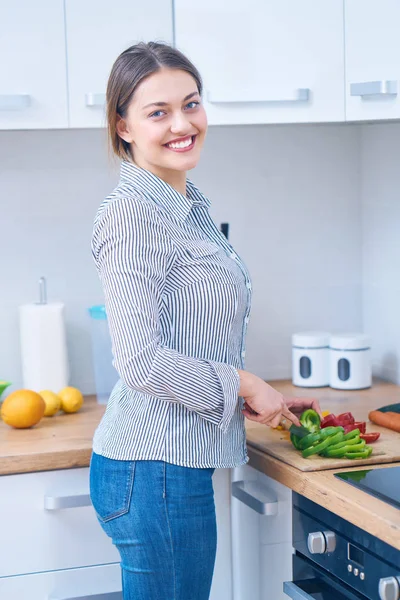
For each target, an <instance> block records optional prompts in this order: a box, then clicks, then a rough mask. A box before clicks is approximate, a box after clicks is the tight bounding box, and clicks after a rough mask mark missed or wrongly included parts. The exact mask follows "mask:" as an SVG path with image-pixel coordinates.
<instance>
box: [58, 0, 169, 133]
mask: <svg viewBox="0 0 400 600" xmlns="http://www.w3.org/2000/svg"><path fill="white" fill-rule="evenodd" d="M66 23H67V55H68V96H69V111H70V126H71V127H103V126H104V125H105V110H104V109H105V104H104V102H105V93H106V86H107V79H108V76H109V73H110V70H111V67H112V65H113V63H114V61H115V59H116V58H117V56H118V55H119V54H120V53H121V52H122V51H123V50H125V49H126V48H128V47H129V46H131V45H132V44H134V43H136V42H140V41H145V42H148V41H162V42H168V43H171V42H172V2H171V1H170V0H153V1H152V2H142V1H141V0H114V1H113V2H109V0H66Z"/></svg>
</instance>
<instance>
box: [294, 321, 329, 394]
mask: <svg viewBox="0 0 400 600" xmlns="http://www.w3.org/2000/svg"><path fill="white" fill-rule="evenodd" d="M329 339H330V333H327V332H325V331H304V332H302V333H294V334H293V335H292V383H293V385H297V386H299V387H327V386H328V385H329Z"/></svg>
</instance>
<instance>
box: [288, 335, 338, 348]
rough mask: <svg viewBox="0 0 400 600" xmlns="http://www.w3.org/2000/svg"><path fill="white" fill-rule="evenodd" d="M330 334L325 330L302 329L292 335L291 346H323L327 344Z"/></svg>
mask: <svg viewBox="0 0 400 600" xmlns="http://www.w3.org/2000/svg"><path fill="white" fill-rule="evenodd" d="M330 337H331V334H330V333H328V332H326V331H303V332H300V333H294V334H293V335H292V346H298V347H299V348H324V347H328V346H329V339H330Z"/></svg>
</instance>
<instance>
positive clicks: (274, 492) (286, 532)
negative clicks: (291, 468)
mask: <svg viewBox="0 0 400 600" xmlns="http://www.w3.org/2000/svg"><path fill="white" fill-rule="evenodd" d="M232 479H233V483H232V495H233V498H232V510H231V523H232V567H233V589H234V595H233V597H234V600H241V599H242V598H252V600H270V599H271V600H272V599H273V600H284V599H285V598H286V596H285V594H284V593H283V582H284V581H290V580H291V579H292V554H293V550H292V491H291V490H290V489H289V488H287V487H285V486H284V485H282V484H281V483H279V482H278V481H275V480H274V479H272V478H271V477H267V476H266V475H264V474H263V473H259V472H258V471H256V470H255V469H253V468H252V467H250V466H248V465H246V466H243V467H239V468H237V469H234V470H233V474H232Z"/></svg>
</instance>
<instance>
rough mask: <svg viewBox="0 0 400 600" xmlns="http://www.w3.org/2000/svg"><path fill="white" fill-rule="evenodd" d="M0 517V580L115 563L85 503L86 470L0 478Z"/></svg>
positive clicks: (107, 541) (113, 552)
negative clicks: (25, 574)
mask: <svg viewBox="0 0 400 600" xmlns="http://www.w3.org/2000/svg"><path fill="white" fill-rule="evenodd" d="M0 514H1V515H2V525H1V537H0V553H1V561H0V577H5V576H9V575H18V574H24V573H36V572H38V571H50V570H56V569H68V568H74V567H86V566H89V565H99V564H106V563H114V562H119V560H120V558H119V554H118V552H117V550H116V548H115V547H114V546H113V544H112V542H111V540H110V539H109V538H108V537H107V536H106V534H105V533H104V531H103V530H102V528H101V526H100V524H99V522H98V521H97V517H96V514H95V512H94V509H93V507H92V505H91V503H90V499H89V469H88V468H83V469H66V470H60V471H47V472H41V473H28V474H23V475H6V476H2V477H0ZM0 597H1V598H2V600H3V597H2V596H1V594H0Z"/></svg>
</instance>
